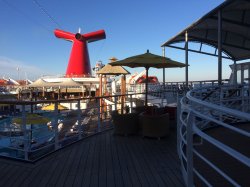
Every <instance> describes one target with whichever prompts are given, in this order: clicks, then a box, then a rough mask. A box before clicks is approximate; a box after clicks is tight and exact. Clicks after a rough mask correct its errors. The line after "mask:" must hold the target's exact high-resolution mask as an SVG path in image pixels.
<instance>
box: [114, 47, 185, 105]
mask: <svg viewBox="0 0 250 187" xmlns="http://www.w3.org/2000/svg"><path fill="white" fill-rule="evenodd" d="M110 65H112V66H128V67H131V68H135V67H145V68H146V94H145V105H146V106H147V102H148V96H147V94H148V69H149V68H150V67H153V68H176V67H179V68H181V67H185V66H186V65H185V64H183V63H180V62H177V61H174V60H171V59H170V58H166V57H163V56H159V55H155V54H152V53H149V50H147V52H146V53H144V54H141V55H136V56H132V57H128V58H126V59H124V60H119V61H115V62H112V63H110Z"/></svg>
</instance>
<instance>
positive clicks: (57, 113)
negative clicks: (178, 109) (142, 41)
mask: <svg viewBox="0 0 250 187" xmlns="http://www.w3.org/2000/svg"><path fill="white" fill-rule="evenodd" d="M144 94H145V93H137V94H125V95H113V96H103V97H92V98H89V97H86V98H78V99H77V98H76V99H66V100H39V99H38V100H37V101H0V104H10V105H13V104H14V105H16V106H17V105H19V106H20V107H19V109H18V110H16V111H12V112H9V116H7V117H6V119H2V120H0V155H2V156H6V157H11V158H15V159H20V160H27V161H36V160H37V159H40V158H41V157H43V156H45V155H47V154H49V153H51V152H53V151H56V150H58V149H60V148H63V147H65V146H67V145H69V144H71V143H74V142H76V141H79V140H81V139H83V138H85V137H88V136H91V135H94V134H96V133H99V132H102V131H104V130H106V129H110V128H112V123H111V121H110V119H111V118H110V117H111V111H112V110H118V111H119V110H120V111H121V110H123V111H124V112H125V108H126V107H129V111H130V112H132V108H133V107H135V106H136V105H137V102H138V101H140V102H139V103H140V104H142V105H144V101H143V98H144V97H143V95H144ZM149 94H150V95H154V94H158V92H150V93H149ZM122 98H124V101H123V102H122ZM165 102H166V101H165ZM51 103H53V104H54V105H55V108H54V109H51V111H43V110H40V109H39V107H42V106H45V105H49V104H51ZM83 103H85V104H83ZM122 103H123V105H124V108H123V109H122V108H121V106H122ZM148 103H149V105H157V106H162V105H164V104H165V103H164V101H163V100H162V99H161V97H160V95H158V96H154V97H149V101H148ZM60 106H68V109H67V110H61V109H60ZM75 106H76V107H75ZM17 108H18V107H17ZM29 113H36V114H39V115H40V116H43V117H44V118H46V119H48V120H47V121H48V122H37V123H39V124H30V123H31V122H28V120H29V119H28V117H27V114H29ZM13 118H15V119H19V122H18V124H16V123H15V122H14V121H15V120H13Z"/></svg>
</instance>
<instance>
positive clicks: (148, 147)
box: [0, 130, 184, 187]
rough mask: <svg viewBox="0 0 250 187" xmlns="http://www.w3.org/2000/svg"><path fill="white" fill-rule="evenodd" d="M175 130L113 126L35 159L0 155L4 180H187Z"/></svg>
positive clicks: (177, 183) (97, 182) (37, 182)
mask: <svg viewBox="0 0 250 187" xmlns="http://www.w3.org/2000/svg"><path fill="white" fill-rule="evenodd" d="M175 133H176V132H171V136H170V137H169V138H166V139H162V140H160V141H159V140H156V139H147V138H142V137H139V136H128V137H124V136H114V135H113V132H112V130H109V131H106V132H103V133H101V134H98V135H95V136H92V137H89V138H87V139H85V140H83V141H80V142H78V143H75V144H73V145H71V146H69V147H66V148H64V149H62V150H59V151H57V152H55V153H53V154H51V155H49V156H47V157H46V158H44V159H42V160H40V161H38V162H36V163H34V164H31V163H23V162H18V161H13V160H8V159H4V158H0V178H1V180H0V186H5V187H7V186H35V187H38V186H91V187H93V186H101V187H102V186H104V187H105V186H108V187H112V186H118V187H122V186H136V187H137V186H143V187H144V186H178V187H179V186H184V183H183V180H182V176H181V171H180V163H179V160H178V156H177V153H176V135H175Z"/></svg>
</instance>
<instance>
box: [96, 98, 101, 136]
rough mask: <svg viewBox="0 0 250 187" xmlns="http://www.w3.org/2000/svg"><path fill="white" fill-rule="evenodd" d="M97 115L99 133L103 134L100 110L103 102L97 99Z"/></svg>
mask: <svg viewBox="0 0 250 187" xmlns="http://www.w3.org/2000/svg"><path fill="white" fill-rule="evenodd" d="M97 101H98V102H97V110H98V111H97V115H98V122H97V131H98V132H101V115H102V114H101V109H100V101H101V98H99V100H98V99H97Z"/></svg>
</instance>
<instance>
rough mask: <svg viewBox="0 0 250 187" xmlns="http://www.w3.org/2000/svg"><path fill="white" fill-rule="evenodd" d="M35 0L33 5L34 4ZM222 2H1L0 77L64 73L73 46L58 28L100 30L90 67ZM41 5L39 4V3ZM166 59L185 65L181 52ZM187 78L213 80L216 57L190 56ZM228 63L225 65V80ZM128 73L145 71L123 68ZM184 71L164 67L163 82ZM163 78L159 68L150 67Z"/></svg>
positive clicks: (156, 43) (150, 45)
mask: <svg viewBox="0 0 250 187" xmlns="http://www.w3.org/2000/svg"><path fill="white" fill-rule="evenodd" d="M36 2H37V3H36ZM222 2H223V0H209V1H201V0H188V1H186V0H175V1H170V0H144V1H142V0H105V1H103V0H81V1H79V0H78V1H76V0H71V1H68V0H67V1H66V0H35V1H34V0H22V1H20V0H0V77H2V76H5V77H13V78H17V77H18V71H17V67H19V68H20V70H19V77H20V78H21V79H24V78H25V77H28V78H30V79H36V78H38V77H40V76H42V75H62V74H65V71H66V68H67V64H68V59H69V55H70V50H71V43H70V42H67V41H64V40H62V39H58V38H56V37H55V36H54V33H53V30H54V29H56V28H59V29H63V30H66V31H69V32H73V33H76V32H77V31H78V28H79V27H80V28H81V32H82V33H88V32H91V31H95V30H100V29H104V30H105V32H106V36H107V38H106V39H105V40H101V41H97V42H94V43H90V44H89V45H88V47H89V54H90V61H91V65H92V67H93V66H94V65H95V63H96V61H98V60H101V61H102V62H103V63H104V64H106V63H108V61H109V60H108V59H109V58H110V57H113V56H115V57H116V58H118V59H124V58H127V57H129V56H133V55H137V54H141V53H144V52H146V50H147V49H149V50H150V52H152V53H155V54H158V55H161V54H162V49H161V47H160V46H161V44H162V43H164V42H165V41H166V40H168V39H170V38H171V37H173V36H174V35H176V34H177V33H178V32H180V31H182V30H183V29H184V28H186V27H187V26H188V25H190V24H192V23H193V22H194V21H196V20H197V19H199V18H200V17H201V16H203V15H204V14H206V13H207V12H209V11H210V10H212V9H213V8H215V7H216V6H218V5H219V4H221V3H222ZM38 4H39V5H41V6H39V5H38ZM166 56H167V57H170V58H172V59H173V60H177V61H180V62H184V60H185V55H184V51H179V50H176V49H170V48H166ZM189 62H190V67H189V70H190V76H189V79H190V80H205V79H216V78H217V59H216V58H214V57H207V56H204V55H197V54H193V53H191V54H190V58H189ZM231 63H232V62H230V61H224V63H223V78H228V77H229V75H230V71H229V68H228V65H229V64H231ZM127 69H128V70H129V71H130V72H131V73H133V72H140V71H142V70H143V68H133V69H131V68H127ZM184 72H185V70H184V69H167V70H166V80H167V81H182V80H184V77H185V75H184ZM149 74H150V75H157V76H158V78H159V79H160V80H162V70H158V69H153V68H152V69H150V72H149Z"/></svg>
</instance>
